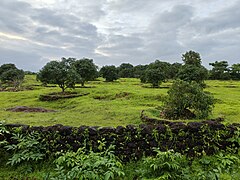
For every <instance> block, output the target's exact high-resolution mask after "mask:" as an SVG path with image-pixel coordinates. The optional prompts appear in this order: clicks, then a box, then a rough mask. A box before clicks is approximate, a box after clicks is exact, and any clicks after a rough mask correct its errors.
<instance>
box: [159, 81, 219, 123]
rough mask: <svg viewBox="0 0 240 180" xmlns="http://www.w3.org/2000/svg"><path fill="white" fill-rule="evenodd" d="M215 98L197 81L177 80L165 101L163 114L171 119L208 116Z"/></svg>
mask: <svg viewBox="0 0 240 180" xmlns="http://www.w3.org/2000/svg"><path fill="white" fill-rule="evenodd" d="M213 103H214V98H213V96H212V95H211V94H210V93H208V92H204V91H203V88H202V87H201V86H200V85H199V84H198V83H196V82H186V81H182V80H178V81H175V82H174V83H173V85H172V87H171V88H170V89H169V91H168V96H167V98H166V100H165V102H164V106H163V109H164V110H163V115H164V116H165V117H166V118H169V119H181V118H183V119H185V118H193V117H195V116H196V117H198V118H206V117H208V115H209V113H211V111H212V109H213Z"/></svg>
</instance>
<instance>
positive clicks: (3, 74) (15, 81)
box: [0, 64, 25, 88]
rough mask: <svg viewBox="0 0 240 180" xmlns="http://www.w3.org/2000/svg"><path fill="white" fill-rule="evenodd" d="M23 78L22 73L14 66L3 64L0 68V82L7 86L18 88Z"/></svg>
mask: <svg viewBox="0 0 240 180" xmlns="http://www.w3.org/2000/svg"><path fill="white" fill-rule="evenodd" d="M24 76H25V74H24V71H23V70H21V69H18V68H17V67H16V66H15V64H3V65H2V66H0V80H1V82H2V83H5V84H7V85H9V86H11V85H13V86H14V87H15V88H16V87H18V86H20V85H21V83H22V81H23V79H24Z"/></svg>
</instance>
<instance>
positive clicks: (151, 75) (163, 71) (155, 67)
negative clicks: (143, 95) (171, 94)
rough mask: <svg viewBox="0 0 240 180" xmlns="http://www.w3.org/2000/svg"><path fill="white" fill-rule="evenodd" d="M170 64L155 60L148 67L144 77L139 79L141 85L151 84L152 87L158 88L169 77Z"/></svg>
mask: <svg viewBox="0 0 240 180" xmlns="http://www.w3.org/2000/svg"><path fill="white" fill-rule="evenodd" d="M169 69H170V64H169V63H167V62H162V61H159V60H156V61H155V62H154V63H151V64H149V65H148V67H147V69H146V70H145V73H144V75H143V76H142V77H141V81H142V82H143V83H151V84H152V86H153V87H159V84H161V83H162V82H164V81H165V80H166V79H167V78H168V77H169Z"/></svg>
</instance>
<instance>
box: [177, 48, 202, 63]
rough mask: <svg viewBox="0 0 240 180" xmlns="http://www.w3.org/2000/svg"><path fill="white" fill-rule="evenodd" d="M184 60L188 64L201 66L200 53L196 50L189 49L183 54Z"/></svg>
mask: <svg viewBox="0 0 240 180" xmlns="http://www.w3.org/2000/svg"><path fill="white" fill-rule="evenodd" d="M182 60H183V62H184V64H186V65H194V66H201V63H202V60H201V57H200V54H199V53H197V52H195V51H188V52H186V53H185V54H183V55H182Z"/></svg>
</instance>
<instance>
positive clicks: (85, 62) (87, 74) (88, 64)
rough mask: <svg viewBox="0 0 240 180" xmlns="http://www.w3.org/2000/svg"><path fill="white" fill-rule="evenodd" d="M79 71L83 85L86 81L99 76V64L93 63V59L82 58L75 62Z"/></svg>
mask: <svg viewBox="0 0 240 180" xmlns="http://www.w3.org/2000/svg"><path fill="white" fill-rule="evenodd" d="M74 66H75V68H76V71H77V73H78V74H79V76H80V77H81V78H80V81H79V83H81V85H82V86H84V84H85V82H87V81H91V80H94V79H95V78H97V76H98V71H97V66H96V65H95V64H94V63H93V60H92V59H87V58H84V59H80V60H76V61H75V62H74Z"/></svg>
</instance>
